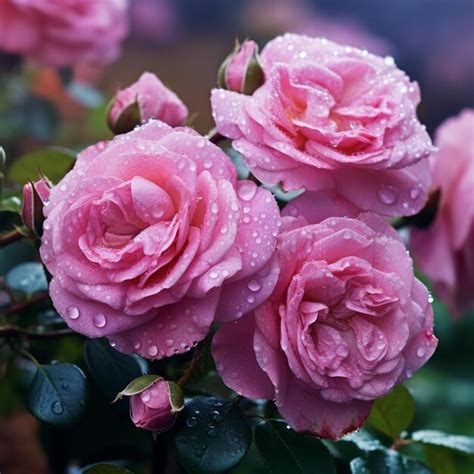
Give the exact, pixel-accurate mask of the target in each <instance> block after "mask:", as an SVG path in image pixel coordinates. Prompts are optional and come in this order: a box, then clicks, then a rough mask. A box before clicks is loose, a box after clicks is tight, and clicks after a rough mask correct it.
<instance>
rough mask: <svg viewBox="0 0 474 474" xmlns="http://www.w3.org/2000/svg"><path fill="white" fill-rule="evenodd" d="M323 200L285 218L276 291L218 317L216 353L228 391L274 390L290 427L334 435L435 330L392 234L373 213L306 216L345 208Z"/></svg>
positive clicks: (358, 417) (410, 367) (416, 355)
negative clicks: (227, 319) (223, 319)
mask: <svg viewBox="0 0 474 474" xmlns="http://www.w3.org/2000/svg"><path fill="white" fill-rule="evenodd" d="M326 199H327V201H326V202H324V201H323V202H322V206H327V205H328V204H330V205H331V208H330V209H329V210H328V211H327V212H326V211H321V212H320V214H319V216H317V213H314V207H316V206H315V205H314V202H312V203H311V202H310V201H308V202H304V201H300V202H299V203H297V204H295V205H294V207H293V211H294V212H293V213H294V214H297V215H299V216H300V217H298V218H292V217H285V218H284V219H283V222H284V230H285V231H284V232H283V233H282V234H281V235H280V237H279V241H278V244H277V254H278V258H279V262H280V266H281V268H282V271H281V273H280V276H279V280H278V283H277V285H276V287H275V290H274V292H273V294H272V296H271V297H270V298H269V300H268V301H266V302H265V303H264V304H263V305H262V306H260V307H259V308H258V309H256V310H255V311H254V312H253V313H249V314H248V315H246V316H244V317H243V318H242V319H240V320H238V321H236V322H235V323H228V324H224V325H222V327H221V328H220V329H219V331H218V332H217V334H216V336H215V337H214V341H213V356H214V359H215V361H216V365H217V369H218V371H219V373H220V374H221V376H222V378H223V380H224V382H225V383H226V384H227V385H228V386H229V387H231V388H232V389H233V390H236V391H237V392H238V393H240V394H242V395H244V396H247V397H250V398H255V399H274V400H275V402H276V405H277V407H278V409H279V411H280V413H281V415H282V416H283V417H284V418H285V419H286V420H287V421H288V423H289V424H290V425H291V426H292V427H293V429H295V430H296V431H300V432H309V433H312V434H315V435H317V436H320V437H323V438H331V439H336V438H339V437H341V436H342V435H344V434H345V433H347V432H349V431H352V430H354V429H356V428H358V427H360V426H361V425H362V423H363V422H364V420H365V419H366V418H367V416H368V414H369V411H370V408H371V405H372V402H373V400H374V399H376V398H379V397H382V396H384V395H386V394H387V393H388V392H390V390H392V389H393V387H394V386H395V385H396V384H398V383H400V382H403V381H404V380H405V379H407V378H409V377H410V376H411V375H412V374H413V372H414V371H416V370H418V369H419V368H420V367H421V366H422V365H423V364H424V363H425V362H426V361H427V360H428V359H429V358H430V356H431V355H432V354H433V351H434V350H435V347H436V344H437V339H436V337H435V336H434V335H433V332H432V331H433V311H432V309H431V306H430V304H429V295H428V291H427V290H426V288H425V287H424V286H423V285H422V284H421V283H420V282H419V281H418V280H417V279H416V278H415V277H414V275H413V268H412V262H411V259H410V257H409V256H408V255H407V252H406V250H405V247H404V246H403V243H402V242H401V240H400V238H399V236H398V234H397V233H396V232H395V231H394V230H393V229H392V228H391V227H390V226H389V225H387V224H386V223H385V221H384V219H383V218H382V217H380V216H377V215H376V214H372V213H365V214H361V215H360V216H359V217H358V218H357V219H354V218H349V217H330V218H328V219H325V220H322V221H320V222H319V223H315V224H311V225H304V224H305V223H306V221H305V219H304V218H303V217H301V214H304V215H307V216H310V214H312V215H311V218H312V219H314V218H317V217H323V218H324V214H329V213H338V212H339V213H341V212H342V213H345V212H346V211H347V208H346V207H345V204H344V202H341V201H338V198H337V197H336V198H334V197H327V198H326ZM318 207H320V206H318ZM285 213H286V212H285ZM283 269H284V270H283Z"/></svg>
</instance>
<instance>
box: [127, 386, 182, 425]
mask: <svg viewBox="0 0 474 474" xmlns="http://www.w3.org/2000/svg"><path fill="white" fill-rule="evenodd" d="M183 406H184V403H183V393H182V391H181V389H180V388H179V387H178V386H177V385H176V384H174V383H172V382H167V381H166V380H163V379H158V380H156V382H154V383H153V384H152V385H150V387H148V388H147V389H146V390H144V391H143V392H141V393H138V394H136V395H132V396H131V397H130V417H131V418H132V421H133V424H134V425H135V426H137V427H138V428H142V429H144V430H150V431H165V430H167V429H169V428H171V427H172V426H173V424H174V422H175V421H176V416H177V414H178V412H179V411H181V410H182V409H183Z"/></svg>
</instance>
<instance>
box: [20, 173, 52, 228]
mask: <svg viewBox="0 0 474 474" xmlns="http://www.w3.org/2000/svg"><path fill="white" fill-rule="evenodd" d="M50 193H51V184H50V183H49V182H48V181H47V180H46V179H45V178H41V179H40V180H39V181H36V183H33V182H31V181H30V182H29V183H27V184H25V186H23V203H22V207H21V217H22V219H23V223H24V224H25V226H26V227H27V228H28V230H29V231H30V232H31V233H32V234H33V235H35V236H37V237H41V235H42V233H43V222H44V214H43V207H44V203H45V201H47V200H48V199H49V195H50Z"/></svg>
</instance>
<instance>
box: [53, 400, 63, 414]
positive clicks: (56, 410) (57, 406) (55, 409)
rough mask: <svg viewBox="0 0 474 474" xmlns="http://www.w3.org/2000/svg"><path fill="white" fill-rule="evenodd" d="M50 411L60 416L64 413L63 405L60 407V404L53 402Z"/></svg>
mask: <svg viewBox="0 0 474 474" xmlns="http://www.w3.org/2000/svg"><path fill="white" fill-rule="evenodd" d="M51 411H52V412H53V413H54V414H55V415H61V414H62V413H63V412H64V407H63V405H62V403H61V402H58V401H55V402H53V404H52V405H51Z"/></svg>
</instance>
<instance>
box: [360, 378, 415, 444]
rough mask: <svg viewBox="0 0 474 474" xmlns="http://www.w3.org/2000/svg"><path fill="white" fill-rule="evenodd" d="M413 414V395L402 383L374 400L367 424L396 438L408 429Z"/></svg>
mask: <svg viewBox="0 0 474 474" xmlns="http://www.w3.org/2000/svg"><path fill="white" fill-rule="evenodd" d="M414 415H415V401H414V400H413V397H412V396H411V394H410V392H409V391H408V390H407V389H406V388H405V387H404V386H403V385H398V386H397V387H395V388H394V389H393V390H392V391H391V392H390V393H389V394H388V395H386V396H385V397H383V398H379V399H378V400H376V401H375V403H374V405H373V406H372V411H371V412H370V416H369V418H368V419H367V424H368V425H370V426H371V427H373V428H375V429H376V430H378V431H380V432H382V433H384V434H386V435H388V436H390V437H391V438H392V439H398V438H399V437H400V433H401V432H402V431H404V430H406V429H408V427H409V426H410V424H411V422H412V420H413V416H414Z"/></svg>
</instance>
